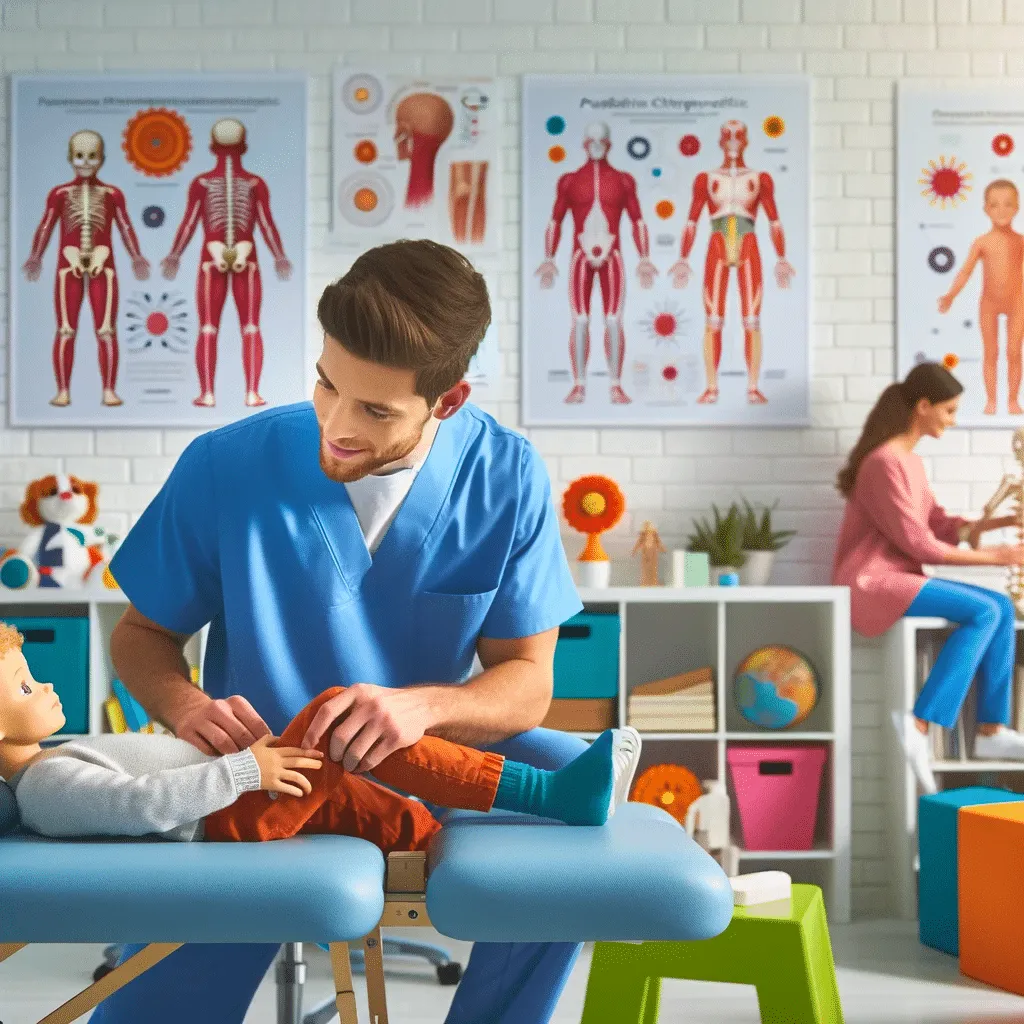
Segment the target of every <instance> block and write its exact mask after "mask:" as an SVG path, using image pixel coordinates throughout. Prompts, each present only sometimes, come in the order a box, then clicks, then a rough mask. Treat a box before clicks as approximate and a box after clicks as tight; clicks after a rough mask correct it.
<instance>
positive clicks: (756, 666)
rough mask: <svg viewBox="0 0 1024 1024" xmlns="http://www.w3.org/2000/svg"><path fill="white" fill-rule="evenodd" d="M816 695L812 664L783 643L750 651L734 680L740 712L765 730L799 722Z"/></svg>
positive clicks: (815, 699) (735, 695) (817, 690)
mask: <svg viewBox="0 0 1024 1024" xmlns="http://www.w3.org/2000/svg"><path fill="white" fill-rule="evenodd" d="M819 695H820V686H819V683H818V674H817V672H815V671H814V666H813V665H812V664H811V663H810V662H809V661H808V660H807V658H805V657H804V656H803V655H802V654H801V653H800V652H799V651H795V650H793V648H792V647H785V646H783V645H782V644H769V645H768V646H767V647H759V648H758V649H757V650H756V651H751V653H750V654H748V655H747V656H746V658H744V659H743V661H742V663H741V664H740V666H739V668H737V669H736V675H735V677H734V680H733V698H734V700H735V701H736V707H737V708H738V709H739V713H740V714H741V715H742V716H743V717H744V718H745V719H746V720H747V721H748V722H750V723H751V724H752V725H760V726H763V727H764V728H766V729H788V728H790V727H791V726H794V725H799V724H800V723H801V722H803V721H804V720H805V719H806V718H807V716H808V715H809V714H810V713H811V712H812V711H813V710H814V706H815V705H816V704H817V703H818V697H819Z"/></svg>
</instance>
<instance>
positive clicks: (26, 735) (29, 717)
mask: <svg viewBox="0 0 1024 1024" xmlns="http://www.w3.org/2000/svg"><path fill="white" fill-rule="evenodd" d="M22 642H23V638H22V636H21V634H20V633H19V632H18V631H17V630H16V629H15V628H14V627H13V626H9V625H8V624H7V623H6V622H0V751H2V750H3V748H4V747H5V746H9V747H28V746H32V745H33V744H37V743H39V741H40V740H44V739H46V738H47V737H48V736H52V735H53V734H54V733H55V732H57V730H58V729H61V728H63V726H64V723H65V721H66V719H65V717H64V711H63V710H62V709H61V705H60V698H59V697H58V696H57V694H55V693H54V692H53V685H52V684H51V683H37V682H36V681H35V679H33V678H32V673H31V672H30V671H29V667H28V662H26V661H25V655H24V654H23V653H22V651H21V645H22Z"/></svg>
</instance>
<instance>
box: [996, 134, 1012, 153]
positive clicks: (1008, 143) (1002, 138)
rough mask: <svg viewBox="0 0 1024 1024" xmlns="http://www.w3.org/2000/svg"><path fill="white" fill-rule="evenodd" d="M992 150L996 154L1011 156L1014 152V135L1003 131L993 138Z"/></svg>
mask: <svg viewBox="0 0 1024 1024" xmlns="http://www.w3.org/2000/svg"><path fill="white" fill-rule="evenodd" d="M992 152H993V153H995V155H996V156H1009V155H1010V154H1011V153H1012V152H1013V136H1012V135H1007V134H1006V133H1005V132H1003V133H1002V134H1000V135H997V136H996V137H995V138H994V139H993V140H992Z"/></svg>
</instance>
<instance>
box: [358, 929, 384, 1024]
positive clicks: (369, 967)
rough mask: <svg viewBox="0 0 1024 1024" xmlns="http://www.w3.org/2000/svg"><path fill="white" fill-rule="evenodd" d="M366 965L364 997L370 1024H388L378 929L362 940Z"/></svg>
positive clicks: (382, 957) (382, 955)
mask: <svg viewBox="0 0 1024 1024" xmlns="http://www.w3.org/2000/svg"><path fill="white" fill-rule="evenodd" d="M363 956H364V963H365V964H366V995H367V1000H368V1002H369V1004H370V1024H388V1001H387V996H386V995H385V991H384V950H383V949H382V947H381V941H380V927H379V926H378V927H376V928H374V929H373V931H372V932H370V934H369V935H367V936H366V937H365V938H364V939H363Z"/></svg>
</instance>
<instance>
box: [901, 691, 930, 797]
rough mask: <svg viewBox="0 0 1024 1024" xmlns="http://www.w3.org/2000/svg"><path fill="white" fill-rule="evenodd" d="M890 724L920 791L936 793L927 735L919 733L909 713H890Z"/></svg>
mask: <svg viewBox="0 0 1024 1024" xmlns="http://www.w3.org/2000/svg"><path fill="white" fill-rule="evenodd" d="M892 724H893V727H894V728H895V729H896V734H897V735H898V736H899V738H900V743H901V744H902V746H903V752H904V753H905V754H906V755H907V761H908V762H909V763H910V767H911V769H912V770H913V772H914V775H915V776H916V777H917V781H918V783H919V784H920V786H921V789H923V790H924V792H925V793H937V792H938V791H939V787H938V785H937V784H936V782H935V776H934V775H933V774H932V768H931V764H930V761H931V758H930V756H929V743H928V734H927V733H923V732H921V730H920V729H918V727H917V723H916V721H915V720H914V716H913V714H912V713H911V712H910V711H907V712H905V713H903V714H901V713H900V712H899V711H894V712H893V713H892Z"/></svg>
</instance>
